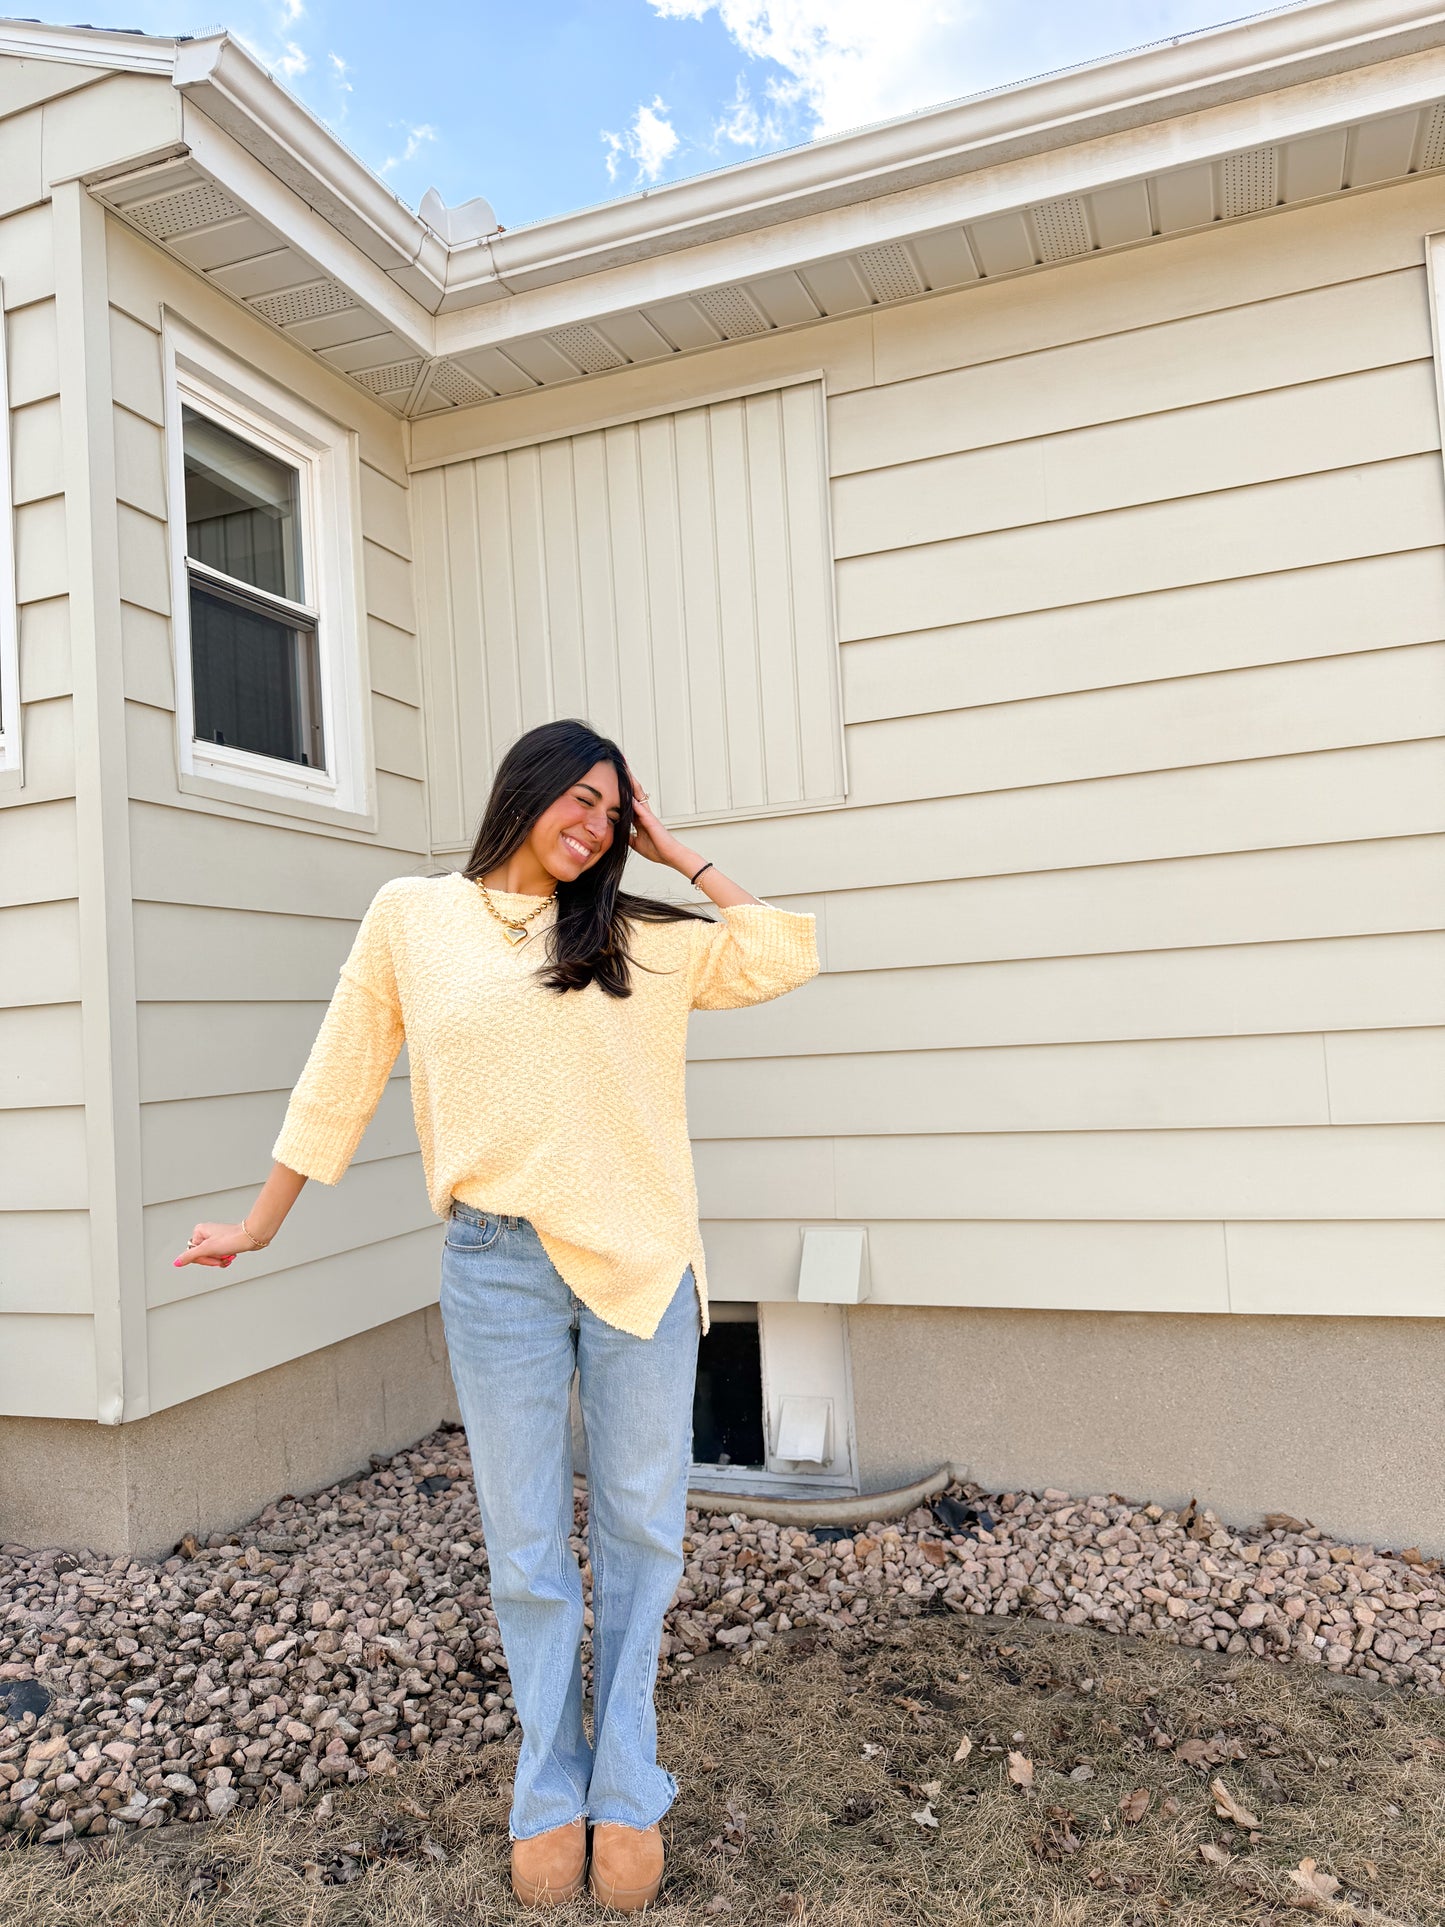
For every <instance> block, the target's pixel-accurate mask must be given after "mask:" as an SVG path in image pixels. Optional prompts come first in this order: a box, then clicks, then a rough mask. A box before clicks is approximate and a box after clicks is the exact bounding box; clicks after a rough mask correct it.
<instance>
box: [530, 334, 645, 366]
mask: <svg viewBox="0 0 1445 1927" xmlns="http://www.w3.org/2000/svg"><path fill="white" fill-rule="evenodd" d="M547 339H548V341H550V342H551V344H552V346H553V347H554V348H555V349H556V350H557V352H558V354H560V355H565V356H566V357H567V359H568V361H570V362H572V363H573V364H574V365H575V366H576V367H578V368H580V369H581V370H582V372H583V374H584V375H600V374H603V373H604V372H605V371H606V370H607V369H609V368H625V367H626V366H627V357H626V356H625V355H623V354H619V352H618V351H617V349H616V348H614V347H613V345H612V343H611V342H610V341H609V340H608V339H607V337H606V335H604V334H601V333H599V331H598V330H597V329H596V328H588V327H585V326H584V327H576V328H558V329H557V330H556V331H555V332H554V333H553V334H550V335H548V337H547Z"/></svg>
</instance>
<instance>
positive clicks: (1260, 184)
mask: <svg viewBox="0 0 1445 1927" xmlns="http://www.w3.org/2000/svg"><path fill="white" fill-rule="evenodd" d="M1223 174H1224V212H1225V215H1226V217H1227V218H1228V219H1234V218H1235V217H1236V216H1238V215H1241V214H1262V213H1263V212H1264V210H1265V209H1266V208H1267V207H1273V206H1274V199H1275V193H1274V149H1273V148H1272V147H1250V148H1247V149H1246V150H1245V152H1244V153H1242V154H1227V155H1226V156H1225V158H1224V162H1223Z"/></svg>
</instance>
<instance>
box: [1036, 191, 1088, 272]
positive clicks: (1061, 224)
mask: <svg viewBox="0 0 1445 1927" xmlns="http://www.w3.org/2000/svg"><path fill="white" fill-rule="evenodd" d="M1034 226H1035V227H1036V228H1037V229H1038V235H1039V252H1040V254H1041V255H1042V256H1043V258H1044V261H1045V262H1051V261H1072V260H1075V259H1076V258H1077V257H1078V256H1079V255H1081V254H1090V253H1092V252H1093V247H1094V240H1093V236H1092V235H1091V234H1090V233H1089V217H1088V215H1087V214H1086V213H1085V212H1084V204H1083V202H1082V201H1081V200H1080V199H1079V198H1078V196H1077V195H1075V194H1069V195H1066V196H1065V197H1064V198H1063V199H1062V200H1059V201H1040V203H1039V205H1038V206H1037V207H1036V208H1035V209H1034Z"/></svg>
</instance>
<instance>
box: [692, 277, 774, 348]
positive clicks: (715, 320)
mask: <svg viewBox="0 0 1445 1927" xmlns="http://www.w3.org/2000/svg"><path fill="white" fill-rule="evenodd" d="M693 301H694V303H695V304H696V305H697V306H698V307H699V308H701V309H702V311H703V313H704V314H705V315H706V316H707V318H708V320H709V321H710V322H711V323H712V325H713V326H714V328H716V329H717V331H718V333H719V334H720V335H722V336H723V337H724V339H725V340H727V341H737V340H739V339H740V338H741V337H742V336H744V335H765V334H766V333H767V332H768V323H767V321H766V320H765V319H764V317H763V316H762V315H761V314H760V313H759V312H758V310H757V308H755V307H754V306H753V303H752V302H751V300H750V299H749V298H748V296H747V295H746V294H744V293H743V291H742V289H741V288H712V289H710V290H709V291H708V293H706V294H695V295H694V296H693Z"/></svg>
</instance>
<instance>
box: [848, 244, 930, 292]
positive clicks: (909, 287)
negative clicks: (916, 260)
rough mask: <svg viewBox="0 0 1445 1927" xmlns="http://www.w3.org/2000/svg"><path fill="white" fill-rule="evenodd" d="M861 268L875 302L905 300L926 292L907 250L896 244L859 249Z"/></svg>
mask: <svg viewBox="0 0 1445 1927" xmlns="http://www.w3.org/2000/svg"><path fill="white" fill-rule="evenodd" d="M858 265H859V267H860V268H862V270H863V272H864V274H865V275H866V276H867V278H868V286H869V289H870V291H871V293H872V295H873V299H874V300H875V301H906V300H907V299H908V297H909V296H910V295H913V294H922V293H923V292H924V287H923V281H922V279H921V278H920V276H919V273H918V270H917V268H915V267H914V265H913V260H912V257H911V256H910V254H909V252H908V250H907V248H902V247H899V245H898V244H897V242H896V241H891V242H887V243H885V245H884V246H882V247H877V248H860V249H859V250H858Z"/></svg>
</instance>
